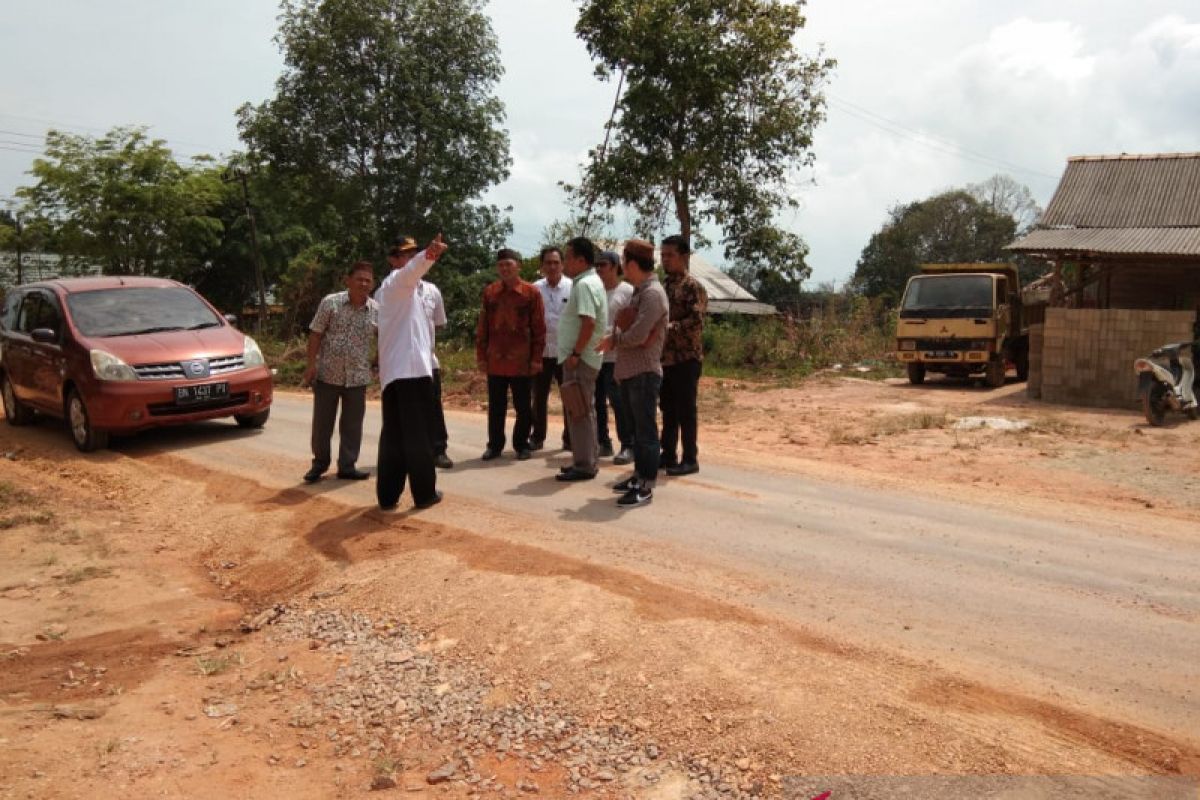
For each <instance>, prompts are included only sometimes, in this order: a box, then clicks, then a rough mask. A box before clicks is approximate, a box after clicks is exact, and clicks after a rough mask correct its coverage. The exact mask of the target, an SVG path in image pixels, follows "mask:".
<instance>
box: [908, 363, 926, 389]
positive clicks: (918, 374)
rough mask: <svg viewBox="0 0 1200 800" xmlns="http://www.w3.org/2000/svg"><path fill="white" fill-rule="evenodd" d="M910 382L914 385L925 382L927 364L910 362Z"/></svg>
mask: <svg viewBox="0 0 1200 800" xmlns="http://www.w3.org/2000/svg"><path fill="white" fill-rule="evenodd" d="M908 382H909V383H911V384H913V385H914V386H919V385H921V384H922V383H924V382H925V365H924V364H909V365H908Z"/></svg>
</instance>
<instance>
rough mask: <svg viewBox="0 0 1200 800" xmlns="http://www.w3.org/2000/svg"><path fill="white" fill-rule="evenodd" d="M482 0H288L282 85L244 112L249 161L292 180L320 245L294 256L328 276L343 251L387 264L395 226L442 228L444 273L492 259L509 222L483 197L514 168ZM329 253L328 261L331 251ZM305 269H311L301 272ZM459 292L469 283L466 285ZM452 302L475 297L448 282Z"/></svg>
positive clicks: (298, 212)
mask: <svg viewBox="0 0 1200 800" xmlns="http://www.w3.org/2000/svg"><path fill="white" fill-rule="evenodd" d="M481 5H482V4H481V0H285V1H284V3H283V6H282V9H283V10H282V15H281V17H280V19H281V27H280V31H279V34H278V36H277V41H278V43H279V45H280V48H281V50H282V51H283V54H284V60H285V64H286V68H285V70H284V73H283V75H282V76H280V78H279V80H278V81H277V83H276V94H275V97H274V98H273V99H271V100H268V101H267V102H265V103H262V104H261V105H259V106H256V107H254V106H250V105H245V106H243V107H242V108H241V109H240V110H239V111H238V118H239V123H238V124H239V129H240V132H241V136H242V138H243V140H244V141H245V142H246V143H247V144H248V145H249V148H250V156H251V158H252V159H253V160H256V161H258V162H259V163H261V164H264V165H266V166H267V167H268V168H269V169H270V171H271V173H272V174H273V175H274V176H275V178H276V179H277V180H279V181H282V182H283V183H284V185H285V186H284V188H283V189H282V191H283V192H284V193H285V194H287V195H288V196H289V197H290V198H291V200H292V202H293V206H292V211H293V213H294V215H295V219H296V220H297V221H298V222H300V223H301V224H303V225H304V227H305V228H306V229H308V231H309V232H310V233H311V235H312V238H313V241H314V242H315V243H320V244H321V245H322V246H321V247H320V248H319V249H318V250H317V251H310V252H309V253H308V254H307V255H306V256H305V257H304V258H303V259H300V260H297V261H295V262H294V264H293V265H292V266H290V267H289V270H292V269H294V270H296V271H297V274H296V275H294V276H292V279H291V280H292V283H293V284H295V285H300V284H301V283H304V282H305V281H309V280H311V276H308V273H309V272H310V271H311V270H312V269H314V264H315V262H314V259H313V257H312V253H313V252H320V253H323V254H324V256H323V259H322V260H321V264H320V265H318V266H317V267H316V268H317V269H318V270H322V269H323V270H325V271H326V272H327V273H328V274H327V275H325V276H324V277H318V278H317V282H318V284H320V283H326V284H327V283H330V282H331V279H332V277H333V276H334V275H335V273H336V272H337V271H338V270H340V269H341V267H342V266H344V265H345V263H347V262H349V261H352V260H355V259H359V258H364V257H367V258H373V259H374V260H376V261H377V262H378V263H380V264H381V265H382V263H383V260H384V259H383V257H384V254H385V253H386V251H387V248H388V245H389V243H390V241H391V240H392V238H393V237H394V236H396V235H397V234H398V233H407V234H411V235H413V236H416V237H417V238H418V239H421V240H424V239H426V238H430V237H432V235H433V234H435V233H438V232H441V233H443V234H444V235H445V237H446V240H447V241H448V242H450V243H451V249H450V251H449V252H448V253H447V254H446V256H445V257H444V258H443V259H442V261H441V262H439V267H438V274H439V276H441V277H440V278H439V282H441V280H443V279H444V280H446V282H447V283H449V284H451V285H452V287H453V286H458V285H459V282H458V281H456V280H454V279H453V278H452V276H456V275H457V276H464V275H469V274H470V273H472V272H475V271H477V270H479V269H483V268H485V267H488V266H490V265H491V253H492V251H493V250H494V248H496V247H497V246H499V244H500V242H501V241H502V239H503V237H504V236H505V235H506V234H507V233H508V231H509V224H508V221H507V219H505V218H504V217H503V215H502V213H501V211H500V210H499V209H497V208H495V207H493V206H486V205H482V204H480V203H478V202H477V201H478V198H479V197H480V195H481V194H482V193H483V192H484V191H486V190H487V189H488V188H489V187H491V186H493V185H494V184H496V183H498V182H499V181H501V180H503V179H504V178H505V177H507V175H508V167H509V164H510V159H509V154H508V137H507V134H506V133H505V131H504V130H503V129H502V127H501V125H502V123H503V120H504V109H503V106H502V104H501V103H500V101H499V100H498V99H497V98H496V97H495V96H494V94H493V92H494V89H495V85H496V83H497V81H498V80H499V78H500V75H501V73H502V67H501V65H500V56H499V50H498V47H497V43H496V37H495V34H494V33H493V31H492V29H491V25H490V23H489V21H488V19H487V17H486V16H484V14H483V13H482V11H481ZM330 262H332V263H330ZM306 276H307V277H306ZM463 291H466V289H464V290H463ZM443 293H444V294H446V295H447V297H446V303H447V307H448V308H449V307H452V306H453V305H454V304H455V303H457V302H469V303H470V304H472V305H473V304H474V303H475V302H476V301H477V300H478V298H477V297H469V298H467V297H457V296H454V295H455V291H449V292H447V291H446V289H445V287H443Z"/></svg>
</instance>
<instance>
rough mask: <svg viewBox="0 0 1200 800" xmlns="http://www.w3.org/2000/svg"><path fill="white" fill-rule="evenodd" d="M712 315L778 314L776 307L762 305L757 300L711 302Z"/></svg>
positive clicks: (709, 303) (709, 308)
mask: <svg viewBox="0 0 1200 800" xmlns="http://www.w3.org/2000/svg"><path fill="white" fill-rule="evenodd" d="M708 313H710V314H750V315H753V316H762V317H769V316H771V315H772V314H778V313H779V312H778V311H777V310H776V308H775V306H772V305H767V304H766V303H760V302H758V301H757V300H754V301H751V300H709V301H708Z"/></svg>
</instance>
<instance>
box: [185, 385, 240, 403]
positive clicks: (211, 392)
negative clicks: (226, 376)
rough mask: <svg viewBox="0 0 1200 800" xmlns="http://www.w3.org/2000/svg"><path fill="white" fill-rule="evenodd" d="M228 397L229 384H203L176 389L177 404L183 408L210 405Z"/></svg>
mask: <svg viewBox="0 0 1200 800" xmlns="http://www.w3.org/2000/svg"><path fill="white" fill-rule="evenodd" d="M227 397H229V384H228V383H201V384H199V385H196V386H176V387H175V404H176V405H181V406H190V405H194V404H196V403H209V402H212V401H213V400H224V399H226V398H227Z"/></svg>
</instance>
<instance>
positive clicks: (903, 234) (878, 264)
mask: <svg viewBox="0 0 1200 800" xmlns="http://www.w3.org/2000/svg"><path fill="white" fill-rule="evenodd" d="M1016 229H1017V224H1016V222H1015V221H1014V220H1013V218H1012V216H1011V215H1010V214H1004V213H997V212H996V211H993V210H992V209H991V208H989V207H988V206H987V205H985V204H984V203H981V202H980V201H979V200H977V199H975V198H974V197H972V196H971V195H970V194H969V193H967V192H966V191H963V190H961V189H957V190H953V191H949V192H943V193H942V194H939V195H935V196H934V197H930V198H928V199H925V200H919V201H917V202H914V203H908V204H907V205H897V206H895V207H894V208H893V209H892V210H891V211H890V212H888V220H887V222H885V223H884V225H883V227H882V228H881V229H880V230H879V231H877V232H876V233H874V234H872V235H871V240H870V241H869V242H868V243H867V246H866V247H865V248H863V251H862V255H861V256H860V257H859V259H858V264H857V266H856V268H855V270H854V277H853V278H852V279H851V282H850V285H851V288H852V289H853V290H854V291H855V292H856V293H858V294H862V295H866V296H867V297H881V298H883V299H884V300H886V301H887V302H889V303H894V302H895V301H897V300H899V298H900V295H901V294H902V293H903V292H904V285H905V283H907V281H908V279H909V277H910V276H912V275H915V274H917V272H919V271H920V265H921V264H923V263H939V262H940V263H955V262H962V263H965V262H971V261H993V262H995V261H1010V260H1011V254H1010V253H1008V252H1006V251H1005V250H1004V249H1003V248H1004V246H1005V245H1007V244H1009V243H1010V242H1012V240H1013V235H1014V234H1015V233H1016Z"/></svg>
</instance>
